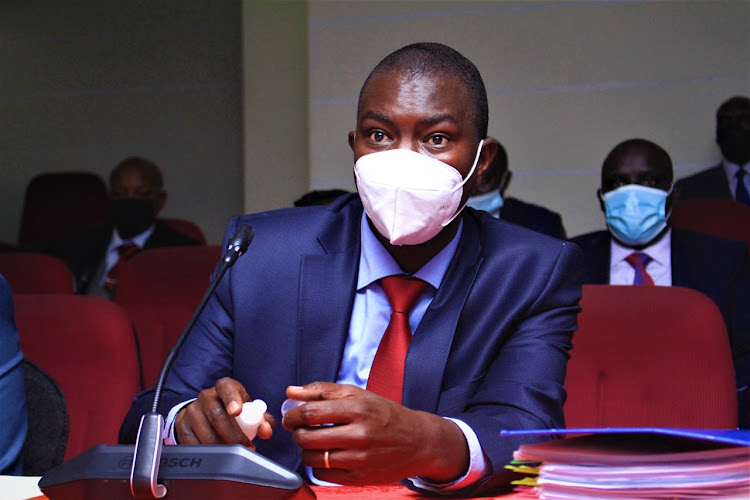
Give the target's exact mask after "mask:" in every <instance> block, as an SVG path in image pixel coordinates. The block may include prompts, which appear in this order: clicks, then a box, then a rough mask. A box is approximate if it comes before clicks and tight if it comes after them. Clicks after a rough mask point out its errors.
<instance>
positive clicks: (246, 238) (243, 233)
mask: <svg viewBox="0 0 750 500" xmlns="http://www.w3.org/2000/svg"><path fill="white" fill-rule="evenodd" d="M254 237H255V231H254V230H253V228H252V227H251V226H248V225H247V224H242V225H241V226H240V227H239V228H237V232H236V233H234V236H232V239H231V240H229V246H231V247H233V248H235V251H237V252H239V253H241V254H242V253H245V251H247V247H249V246H250V242H251V241H253V238H254Z"/></svg>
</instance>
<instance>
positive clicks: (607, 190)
mask: <svg viewBox="0 0 750 500" xmlns="http://www.w3.org/2000/svg"><path fill="white" fill-rule="evenodd" d="M597 195H598V196H599V201H600V204H601V208H602V211H604V213H605V217H606V222H607V228H608V230H609V231H597V232H593V233H588V234H584V235H581V236H577V237H575V238H573V239H572V241H573V242H575V243H577V244H578V246H580V247H581V249H582V250H583V253H584V257H585V266H586V268H585V281H584V283H588V284H611V285H644V286H653V285H657V286H682V287H686V288H692V289H694V290H698V291H699V292H702V293H704V294H705V295H707V296H708V297H710V298H711V299H712V300H713V301H714V302H715V303H716V305H717V306H718V307H719V309H720V310H721V312H722V315H723V316H724V320H725V322H726V325H727V330H728V333H729V335H730V342H731V346H732V354H733V357H734V364H735V373H736V376H737V390H738V402H739V421H740V427H744V428H748V427H750V389H748V386H749V385H750V307H748V305H750V262H749V261H748V256H747V248H746V246H745V244H744V243H742V242H735V241H729V240H725V239H722V238H717V237H714V236H710V235H707V234H703V233H696V232H692V231H685V230H681V229H676V228H671V227H670V225H669V215H670V213H671V209H672V203H673V201H674V198H675V196H676V193H675V191H674V189H673V173H672V160H671V159H670V157H669V154H667V152H666V151H665V150H664V149H663V148H661V147H660V146H658V145H657V144H654V143H653V142H650V141H647V140H645V139H630V140H627V141H625V142H622V143H620V144H618V145H617V146H616V147H615V148H614V149H613V150H612V151H611V152H610V153H609V155H608V156H607V158H606V159H605V160H604V164H603V165H602V175H601V188H600V189H599V191H598V192H597Z"/></svg>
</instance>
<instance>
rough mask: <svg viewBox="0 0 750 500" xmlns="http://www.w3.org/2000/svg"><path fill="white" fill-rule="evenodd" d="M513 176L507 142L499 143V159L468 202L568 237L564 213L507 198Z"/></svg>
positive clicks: (513, 220)
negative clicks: (509, 164)
mask: <svg viewBox="0 0 750 500" xmlns="http://www.w3.org/2000/svg"><path fill="white" fill-rule="evenodd" d="M512 178H513V172H512V171H510V170H508V154H507V153H506V151H505V148H504V147H503V145H502V144H500V143H498V147H497V154H496V155H495V159H494V160H492V163H491V164H490V166H489V168H488V169H487V172H486V173H485V175H484V178H483V179H482V183H481V185H480V186H479V187H478V188H477V190H476V192H475V193H474V195H473V196H472V197H471V198H469V203H468V205H469V206H470V207H473V208H476V209H477V210H484V211H485V212H488V213H489V214H491V215H492V216H493V217H499V218H500V219H502V220H506V221H508V222H512V223H513V224H518V225H519V226H523V227H528V228H529V229H532V230H534V231H537V232H539V233H544V234H549V235H550V236H554V237H555V238H561V239H565V228H564V227H563V223H562V218H561V217H560V214H558V213H557V212H553V211H552V210H548V209H546V208H544V207H540V206H539V205H534V204H531V203H526V202H524V201H521V200H519V199H517V198H506V197H505V191H506V190H507V189H508V186H510V181H511V179H512Z"/></svg>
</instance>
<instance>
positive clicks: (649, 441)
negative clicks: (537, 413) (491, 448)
mask: <svg viewBox="0 0 750 500" xmlns="http://www.w3.org/2000/svg"><path fill="white" fill-rule="evenodd" d="M541 432H544V433H550V430H549V429H548V430H546V431H539V433H541ZM553 432H566V433H567V434H568V435H570V434H571V433H581V432H593V433H592V434H587V435H576V436H574V437H567V438H565V439H561V440H553V441H547V442H543V443H535V444H528V445H522V446H521V447H520V448H519V450H518V451H517V452H516V453H515V455H514V459H515V460H516V461H517V463H521V464H526V466H529V465H533V464H535V463H536V464H538V465H539V467H538V477H536V487H535V488H533V487H532V488H531V489H532V490H533V491H534V492H535V493H536V494H537V495H538V496H539V498H541V499H565V500H568V499H576V500H587V499H599V498H621V499H624V498H629V499H642V498H648V499H674V498H687V499H690V498H721V499H727V500H730V499H731V500H734V499H737V500H748V499H750V431H736V430H735V431H729V430H716V429H712V430H695V429H692V430H690V429H652V428H648V429H631V428H628V429H567V430H560V431H553ZM519 433H529V432H528V431H515V432H514V431H503V434H505V435H509V434H519ZM526 484H528V482H527V483H526ZM523 489H525V490H526V491H529V487H528V486H527V487H526V488H523Z"/></svg>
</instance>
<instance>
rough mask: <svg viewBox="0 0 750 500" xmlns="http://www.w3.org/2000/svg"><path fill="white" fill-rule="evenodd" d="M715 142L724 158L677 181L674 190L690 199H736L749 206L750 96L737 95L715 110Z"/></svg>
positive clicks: (685, 198) (682, 196)
mask: <svg viewBox="0 0 750 500" xmlns="http://www.w3.org/2000/svg"><path fill="white" fill-rule="evenodd" d="M716 144H718V145H719V149H721V154H722V156H723V157H724V159H723V161H722V162H721V163H720V164H718V165H716V166H715V167H712V168H709V169H707V170H703V171H701V172H698V173H697V174H694V175H691V176H689V177H685V178H684V179H681V180H679V181H677V183H676V184H675V191H678V190H679V196H680V198H681V199H683V200H687V199H704V198H711V199H734V200H737V201H738V202H741V203H745V204H746V205H750V195H748V193H749V192H750V98H748V97H746V96H736V97H732V98H731V99H728V100H726V101H724V103H722V105H721V106H720V107H719V109H718V111H717V112H716Z"/></svg>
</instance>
